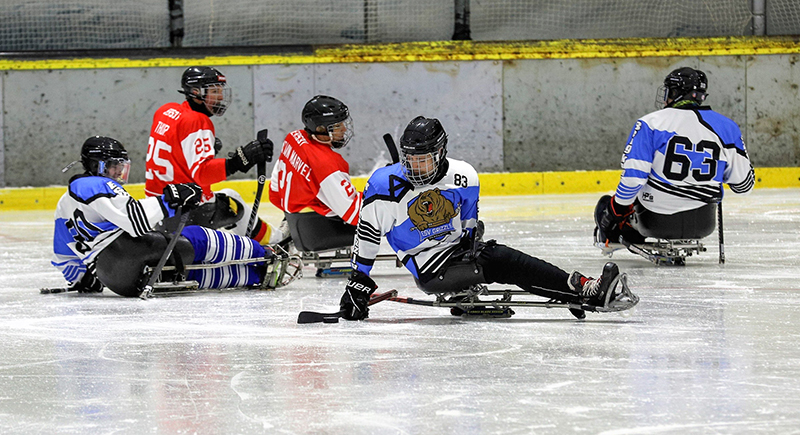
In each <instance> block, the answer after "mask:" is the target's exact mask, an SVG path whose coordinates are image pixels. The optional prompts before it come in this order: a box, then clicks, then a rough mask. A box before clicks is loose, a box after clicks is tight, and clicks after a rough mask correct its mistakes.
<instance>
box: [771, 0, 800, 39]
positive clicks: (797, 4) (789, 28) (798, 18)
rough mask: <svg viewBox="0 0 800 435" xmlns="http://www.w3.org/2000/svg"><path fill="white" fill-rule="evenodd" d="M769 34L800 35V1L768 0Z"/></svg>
mask: <svg viewBox="0 0 800 435" xmlns="http://www.w3.org/2000/svg"><path fill="white" fill-rule="evenodd" d="M766 16H767V34H768V35H800V1H798V0H768V1H767V11H766Z"/></svg>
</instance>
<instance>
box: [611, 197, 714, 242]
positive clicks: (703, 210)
mask: <svg viewBox="0 0 800 435" xmlns="http://www.w3.org/2000/svg"><path fill="white" fill-rule="evenodd" d="M634 209H635V213H634V214H633V215H632V216H631V218H630V222H631V225H632V226H633V228H634V229H636V231H638V232H639V234H641V235H642V236H644V237H653V238H656V239H667V240H681V239H702V238H703V237H705V236H707V235H709V234H711V233H713V232H714V229H715V228H716V212H717V204H715V203H712V204H706V205H704V206H702V207H700V208H696V209H694V210H687V211H682V212H679V213H675V214H670V215H665V214H659V213H655V212H652V211H650V210H648V209H646V208H645V207H644V206H643V205H642V204H640V203H639V202H638V201H637V202H636V204H635V206H634ZM623 237H624V236H623Z"/></svg>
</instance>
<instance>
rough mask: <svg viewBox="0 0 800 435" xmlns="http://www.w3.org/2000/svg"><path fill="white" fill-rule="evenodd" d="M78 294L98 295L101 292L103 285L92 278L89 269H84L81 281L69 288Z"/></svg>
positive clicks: (92, 275)
mask: <svg viewBox="0 0 800 435" xmlns="http://www.w3.org/2000/svg"><path fill="white" fill-rule="evenodd" d="M69 289H70V290H75V291H77V292H78V293H100V292H102V291H103V283H102V282H100V280H99V279H97V277H96V276H94V273H92V271H91V270H90V268H87V269H86V272H85V273H84V274H83V276H82V277H81V279H80V280H79V281H78V282H76V283H74V284H72V285H71V286H70V287H69Z"/></svg>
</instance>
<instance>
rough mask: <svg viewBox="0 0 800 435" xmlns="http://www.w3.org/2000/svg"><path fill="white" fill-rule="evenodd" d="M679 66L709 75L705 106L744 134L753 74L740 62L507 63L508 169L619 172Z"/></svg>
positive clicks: (714, 59)
mask: <svg viewBox="0 0 800 435" xmlns="http://www.w3.org/2000/svg"><path fill="white" fill-rule="evenodd" d="M681 66H691V67H693V68H698V69H701V70H703V71H704V72H706V73H707V75H708V80H709V97H708V99H707V100H706V104H707V105H710V106H711V107H712V108H714V109H715V110H717V111H719V112H720V113H722V114H724V115H726V116H728V117H730V118H731V119H733V120H734V121H736V122H737V123H739V125H741V126H742V127H743V128H744V125H745V121H746V116H745V97H746V95H745V77H746V73H747V68H746V62H745V60H744V59H743V58H741V57H724V56H723V57H708V58H702V59H697V58H692V59H684V58H636V59H567V60H530V61H517V62H507V63H506V66H505V68H504V73H503V84H504V86H503V96H504V100H505V105H504V107H505V125H504V130H503V131H504V137H505V147H504V157H505V166H504V169H505V170H507V171H513V172H520V171H566V170H574V169H586V170H595V169H598V170H599V169H612V168H618V167H619V161H620V157H621V155H622V150H623V148H624V144H625V141H626V140H627V138H628V134H629V133H630V130H631V128H632V127H633V125H634V124H635V121H636V119H637V118H639V117H641V116H643V115H645V114H647V113H650V112H652V111H654V110H656V107H655V99H656V90H657V89H658V86H659V85H660V84H661V83H662V82H663V80H664V77H665V76H666V75H667V74H668V73H669V72H670V71H672V70H673V69H675V68H678V67H681ZM772 66H773V67H776V65H774V64H773V65H772Z"/></svg>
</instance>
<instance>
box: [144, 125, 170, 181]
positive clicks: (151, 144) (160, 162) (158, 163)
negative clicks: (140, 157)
mask: <svg viewBox="0 0 800 435" xmlns="http://www.w3.org/2000/svg"><path fill="white" fill-rule="evenodd" d="M162 151H163V152H165V153H166V155H170V153H171V152H172V146H170V145H168V144H167V143H166V142H164V141H160V140H158V141H157V140H155V139H153V138H152V136H151V137H150V140H149V141H148V143H147V172H146V173H145V177H146V178H147V179H148V180H152V179H153V178H155V177H158V179H159V180H161V181H166V182H167V183H169V182H171V181H173V180H174V179H175V170H174V169H173V167H172V162H170V161H169V160H167V159H165V158H163V157H161V152H162ZM151 163H152V164H151ZM153 166H154V167H156V168H157V169H156V170H153V169H152V167H153ZM161 169H163V171H162V170H161Z"/></svg>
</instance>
